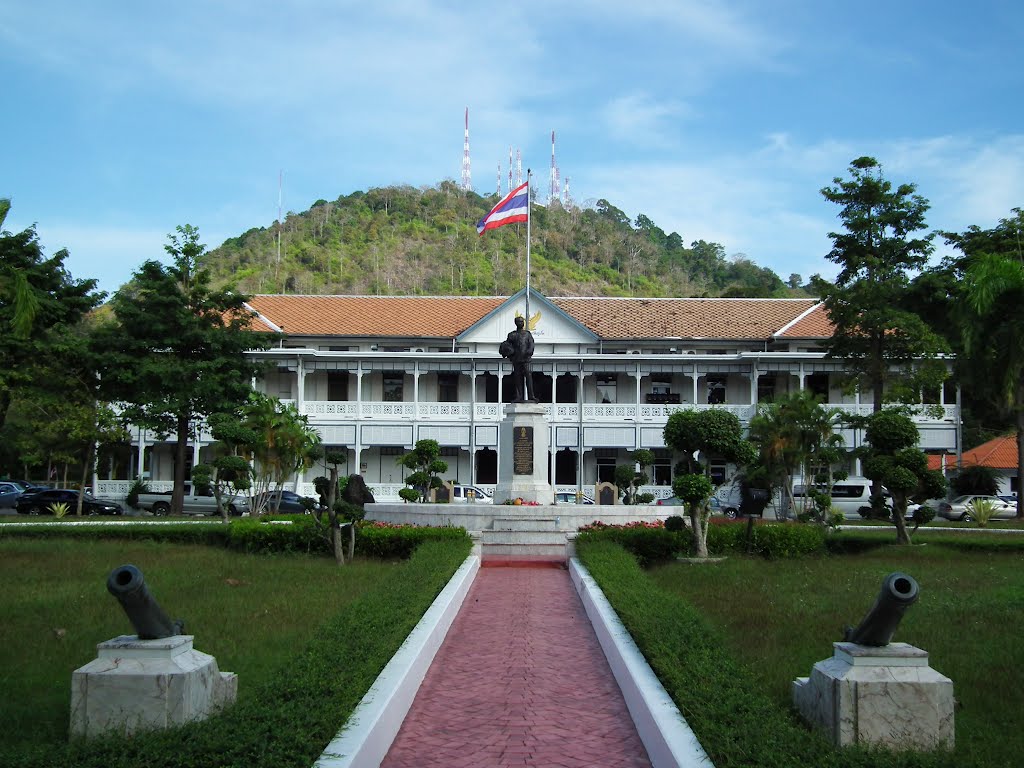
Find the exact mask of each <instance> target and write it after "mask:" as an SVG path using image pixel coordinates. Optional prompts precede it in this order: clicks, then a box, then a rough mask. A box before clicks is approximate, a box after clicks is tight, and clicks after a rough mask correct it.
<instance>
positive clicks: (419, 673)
mask: <svg viewBox="0 0 1024 768" xmlns="http://www.w3.org/2000/svg"><path fill="white" fill-rule="evenodd" d="M479 570H480V558H479V557H475V556H472V555H471V556H470V557H468V558H466V561H465V562H464V563H463V564H462V565H461V566H460V567H459V569H458V570H457V571H456V572H455V575H454V576H453V577H452V579H451V581H449V582H448V585H447V586H446V587H445V588H444V589H443V590H441V593H440V594H439V595H438V596H437V598H436V599H435V600H434V602H433V604H432V605H431V606H430V608H428V609H427V612H426V613H425V614H423V618H422V619H420V622H419V623H418V624H417V625H416V626H415V627H414V628H413V630H412V632H411V633H409V637H407V638H406V640H405V642H404V643H402V646H401V648H399V649H398V652H397V653H396V654H395V655H394V656H393V657H392V659H391V661H389V662H388V663H387V666H385V667H384V669H383V670H382V671H381V673H380V675H378V676H377V679H376V681H374V683H373V685H372V686H370V690H369V691H367V692H366V695H365V696H364V697H363V699H362V701H360V702H359V705H358V706H357V707H356V709H355V711H354V712H353V713H352V716H351V717H350V718H349V719H348V722H347V723H346V724H345V726H344V728H342V730H341V732H339V733H338V735H337V736H335V737H334V739H333V740H332V741H331V743H330V744H328V745H327V748H326V749H325V750H324V751H323V754H321V755H320V759H319V760H317V761H316V763H315V765H314V768H362V766H373V767H374V768H376V766H379V765H380V763H381V761H382V760H383V759H384V756H385V755H387V753H388V750H389V749H390V748H391V743H392V742H393V741H394V740H395V736H396V735H397V734H398V729H399V728H401V726H402V721H403V720H404V719H405V716H406V713H408V711H409V707H411V706H412V702H413V699H415V698H416V693H417V691H419V688H420V683H422V682H423V677H424V675H426V673H427V669H428V668H429V667H430V664H431V662H432V661H433V660H434V655H435V654H436V653H437V651H438V649H439V648H440V647H441V643H443V642H444V638H445V635H446V634H447V633H448V628H449V627H450V626H451V624H452V622H453V621H454V620H455V616H456V615H457V614H458V612H459V608H461V607H462V601H463V600H464V599H465V597H466V594H467V593H468V592H469V588H470V586H472V584H473V579H475V578H476V574H477V571H479Z"/></svg>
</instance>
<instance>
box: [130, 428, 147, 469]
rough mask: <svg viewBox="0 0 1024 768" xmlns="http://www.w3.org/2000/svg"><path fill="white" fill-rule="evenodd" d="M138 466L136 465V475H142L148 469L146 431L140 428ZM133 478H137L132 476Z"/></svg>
mask: <svg viewBox="0 0 1024 768" xmlns="http://www.w3.org/2000/svg"><path fill="white" fill-rule="evenodd" d="M138 462H139V463H138V466H136V467H135V477H142V473H143V472H144V471H145V469H146V433H145V432H144V431H143V430H141V429H140V430H139V458H138ZM132 479H133V480H134V479H135V478H132Z"/></svg>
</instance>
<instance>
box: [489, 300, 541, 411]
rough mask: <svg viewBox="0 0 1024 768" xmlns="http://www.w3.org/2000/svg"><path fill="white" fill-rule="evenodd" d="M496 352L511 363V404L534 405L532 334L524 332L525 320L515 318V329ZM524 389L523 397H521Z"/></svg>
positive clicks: (535, 400) (535, 399)
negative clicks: (531, 362) (531, 363)
mask: <svg viewBox="0 0 1024 768" xmlns="http://www.w3.org/2000/svg"><path fill="white" fill-rule="evenodd" d="M498 352H500V353H501V356H502V357H507V358H508V359H509V360H510V361H511V362H512V402H513V403H536V402H537V398H535V397H534V396H533V371H532V366H531V365H530V361H531V360H532V359H533V334H532V333H530V332H529V331H528V330H526V320H525V319H524V318H522V317H516V329H515V330H514V331H509V334H508V336H507V337H506V338H505V340H504V341H503V342H501V345H500V346H499V347H498ZM524 388H525V395H526V397H523V394H524Z"/></svg>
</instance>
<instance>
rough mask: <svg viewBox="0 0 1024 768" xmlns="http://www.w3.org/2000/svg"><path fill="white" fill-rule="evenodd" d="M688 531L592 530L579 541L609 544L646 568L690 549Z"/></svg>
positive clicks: (616, 527) (642, 529) (661, 528)
mask: <svg viewBox="0 0 1024 768" xmlns="http://www.w3.org/2000/svg"><path fill="white" fill-rule="evenodd" d="M689 540H690V535H689V533H688V532H686V531H669V530H666V529H665V528H663V527H661V526H660V525H659V526H658V527H646V526H633V525H631V526H600V527H598V526H589V527H588V530H584V531H582V532H581V533H580V534H579V535H578V536H577V537H576V545H577V546H579V544H580V543H581V542H584V543H586V542H592V541H609V542H613V543H615V544H618V545H619V546H620V547H623V548H624V549H625V550H626V551H627V552H629V553H631V554H632V555H633V556H634V557H636V559H637V560H638V561H639V562H640V564H641V565H642V566H643V567H645V568H646V567H647V566H649V565H652V564H654V563H658V562H664V561H665V560H671V559H672V558H674V557H676V555H678V554H679V553H680V552H682V551H684V550H685V549H686V548H687V547H688V546H689Z"/></svg>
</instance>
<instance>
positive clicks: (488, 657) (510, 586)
mask: <svg viewBox="0 0 1024 768" xmlns="http://www.w3.org/2000/svg"><path fill="white" fill-rule="evenodd" d="M382 766H384V768H404V767H405V766H408V767H409V768H414V767H415V768H430V767H431V766H438V767H439V768H440V767H441V766H443V767H444V768H461V767H463V766H466V767H468V766H473V768H485V767H486V766H544V767H545V768H558V767H559V766H564V768H586V767H588V766H601V767H602V768H613V767H614V766H638V767H639V766H650V762H649V760H648V759H647V753H646V751H645V750H644V747H643V744H642V743H641V741H640V737H639V736H638V735H637V732H636V729H635V727H634V726H633V721H632V720H631V719H630V717H629V713H628V712H627V711H626V705H625V702H624V701H623V699H622V694H621V692H620V691H619V688H618V685H617V684H616V683H615V680H614V678H613V677H612V673H611V670H610V669H609V667H608V663H607V661H606V660H605V658H604V654H603V652H602V651H601V647H600V645H598V641H597V637H596V636H595V635H594V630H593V628H592V627H591V625H590V621H589V620H588V619H587V616H586V613H585V612H584V610H583V605H582V603H581V602H580V599H579V597H578V596H577V594H576V591H575V589H574V588H573V586H572V581H571V579H570V578H569V574H568V572H567V571H566V570H564V569H562V568H550V567H548V568H528V567H526V568H482V569H481V570H480V573H479V574H478V575H477V577H476V581H475V582H474V584H473V587H472V589H471V590H470V592H469V595H468V596H467V597H466V602H465V603H464V604H463V606H462V609H461V611H460V612H459V615H458V616H457V617H456V619H455V622H454V623H453V625H452V627H451V629H450V630H449V632H448V636H447V638H446V639H445V642H444V644H443V645H442V646H441V649H440V650H439V651H438V654H437V656H436V657H435V658H434V662H433V664H432V665H431V667H430V669H429V670H428V672H427V675H426V678H425V679H424V681H423V685H422V686H421V688H420V691H419V694H418V695H417V697H416V700H415V702H414V703H413V706H412V709H411V710H410V711H409V715H408V716H407V717H406V719H405V722H404V723H403V725H402V728H401V730H400V731H399V734H398V737H397V738H396V739H395V742H394V744H393V745H392V747H391V751H390V752H389V753H388V755H387V757H386V758H385V760H384V762H383V763H382Z"/></svg>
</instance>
